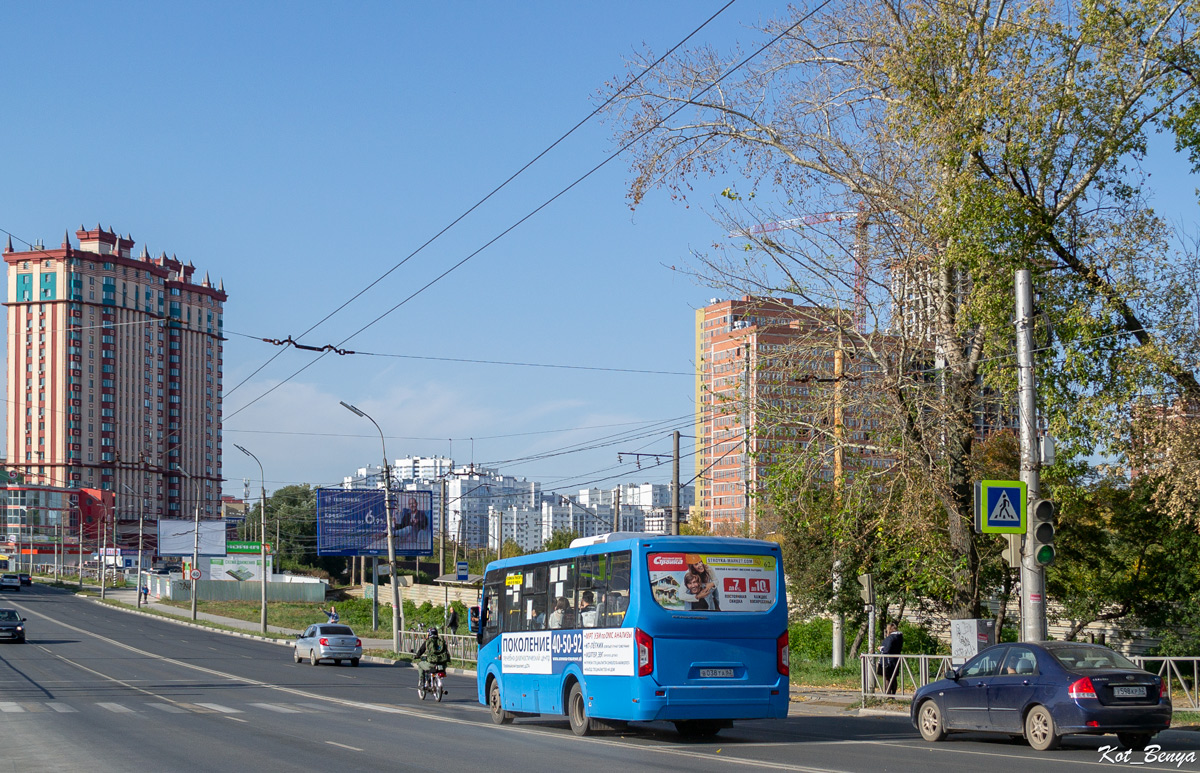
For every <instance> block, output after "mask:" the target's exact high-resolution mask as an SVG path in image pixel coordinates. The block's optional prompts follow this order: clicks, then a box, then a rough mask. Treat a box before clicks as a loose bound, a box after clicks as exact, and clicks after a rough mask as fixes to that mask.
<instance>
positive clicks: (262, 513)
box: [233, 443, 279, 633]
mask: <svg viewBox="0 0 1200 773" xmlns="http://www.w3.org/2000/svg"><path fill="white" fill-rule="evenodd" d="M233 447H234V448H236V449H237V450H239V451H241V452H242V453H243V454H245V455H246V456H248V457H250V458H251V459H253V460H254V461H255V462H256V463H257V464H258V479H259V481H260V483H261V485H260V487H259V489H258V493H259V499H258V515H259V517H260V518H261V519H262V539H261V540H259V542H258V548H259V552H260V554H261V556H262V583H261V585H262V600H261V602H260V607H259V614H258V618H259V625H260V627H261V629H262V632H263V633H266V632H267V478H266V475H265V474H264V473H263V466H262V462H260V461H258V457H257V456H255V455H254V454H252V453H250V452H249V451H247V450H246V449H245V448H243V447H242V446H239V445H238V444H237V443H234V444H233ZM275 543H276V545H275V547H276V548H278V547H279V544H278V543H279V540H278V539H276V540H275Z"/></svg>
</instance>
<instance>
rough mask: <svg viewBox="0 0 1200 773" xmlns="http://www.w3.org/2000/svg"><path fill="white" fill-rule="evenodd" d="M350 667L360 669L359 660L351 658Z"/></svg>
mask: <svg viewBox="0 0 1200 773" xmlns="http://www.w3.org/2000/svg"><path fill="white" fill-rule="evenodd" d="M350 665H352V666H354V667H355V668H358V658H350Z"/></svg>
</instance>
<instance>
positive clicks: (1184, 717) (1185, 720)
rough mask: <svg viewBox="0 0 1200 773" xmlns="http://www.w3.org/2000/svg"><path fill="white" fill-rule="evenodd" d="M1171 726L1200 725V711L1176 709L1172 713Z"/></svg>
mask: <svg viewBox="0 0 1200 773" xmlns="http://www.w3.org/2000/svg"><path fill="white" fill-rule="evenodd" d="M1171 727H1174V728H1179V727H1200V711H1176V712H1175V713H1174V714H1172V715H1171Z"/></svg>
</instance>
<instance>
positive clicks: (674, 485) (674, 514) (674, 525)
mask: <svg viewBox="0 0 1200 773" xmlns="http://www.w3.org/2000/svg"><path fill="white" fill-rule="evenodd" d="M671 441H672V443H673V450H674V460H673V461H672V463H671V533H672V534H676V535H678V534H679V430H675V432H673V433H672V435H671Z"/></svg>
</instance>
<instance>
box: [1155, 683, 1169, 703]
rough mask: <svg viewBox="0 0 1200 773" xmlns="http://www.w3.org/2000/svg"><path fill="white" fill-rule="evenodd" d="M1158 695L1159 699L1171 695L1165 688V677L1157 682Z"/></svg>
mask: <svg viewBox="0 0 1200 773" xmlns="http://www.w3.org/2000/svg"><path fill="white" fill-rule="evenodd" d="M1158 697H1159V699H1160V700H1161V699H1162V698H1170V697H1171V693H1170V692H1169V691H1168V690H1167V680H1166V679H1164V680H1162V681H1161V682H1159V683H1158Z"/></svg>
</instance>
